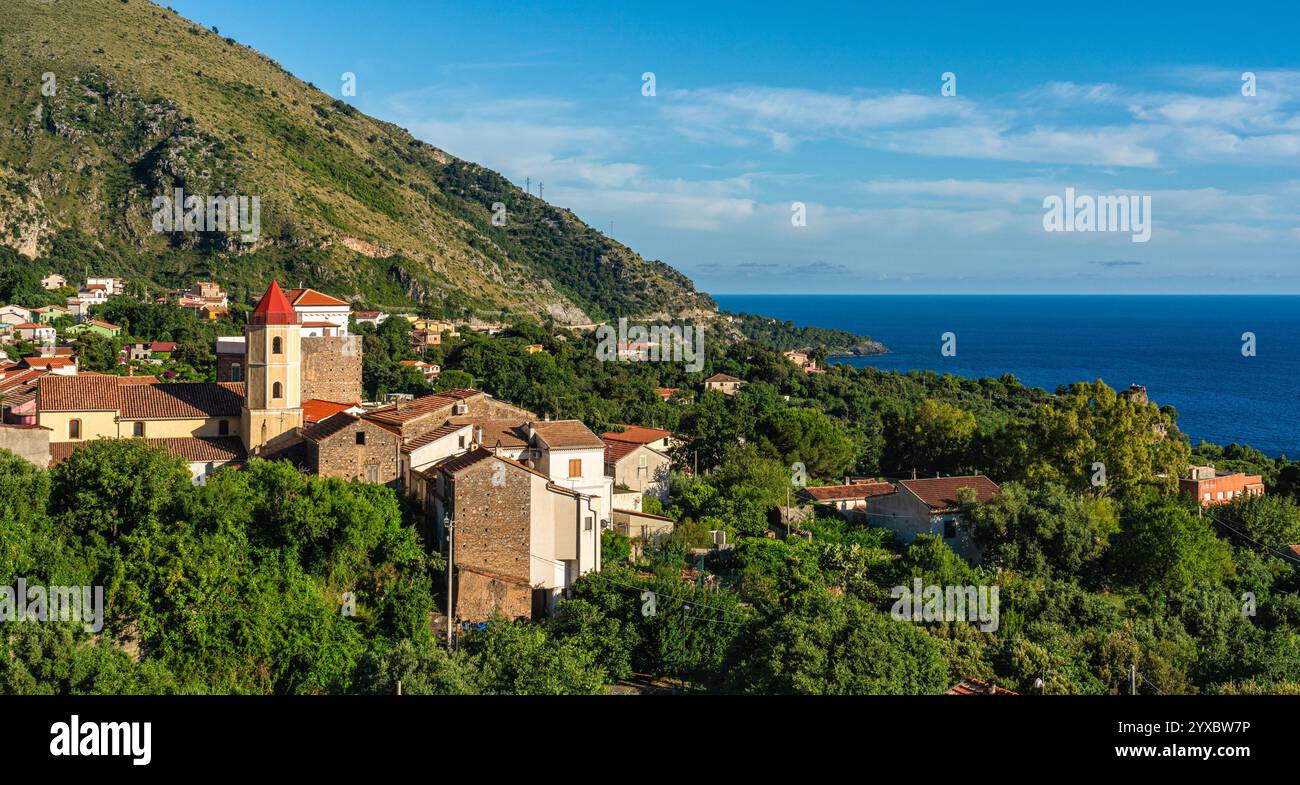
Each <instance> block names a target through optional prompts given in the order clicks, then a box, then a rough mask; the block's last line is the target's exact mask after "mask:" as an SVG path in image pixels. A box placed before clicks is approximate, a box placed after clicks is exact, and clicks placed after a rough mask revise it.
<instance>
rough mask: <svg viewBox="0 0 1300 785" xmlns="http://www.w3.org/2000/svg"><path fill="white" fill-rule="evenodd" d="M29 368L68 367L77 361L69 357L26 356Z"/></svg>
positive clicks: (25, 361) (24, 360) (26, 363)
mask: <svg viewBox="0 0 1300 785" xmlns="http://www.w3.org/2000/svg"><path fill="white" fill-rule="evenodd" d="M23 363H24V364H25V365H26V366H27V367H28V368H67V367H68V366H70V365H76V364H77V363H76V362H74V361H73V360H71V359H69V358H67V357H24V358H23Z"/></svg>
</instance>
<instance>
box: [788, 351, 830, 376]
mask: <svg viewBox="0 0 1300 785" xmlns="http://www.w3.org/2000/svg"><path fill="white" fill-rule="evenodd" d="M783 354H784V355H785V359H787V360H789V361H790V362H792V363H794V364H795V365H796V366H798V367H799V370H801V371H803V372H804V373H825V371H823V370H819V369H818V368H817V361H816V360H814V359H813V358H811V357H809V356H808V353H807V352H800V351H793V350H792V351H788V352H784V353H783Z"/></svg>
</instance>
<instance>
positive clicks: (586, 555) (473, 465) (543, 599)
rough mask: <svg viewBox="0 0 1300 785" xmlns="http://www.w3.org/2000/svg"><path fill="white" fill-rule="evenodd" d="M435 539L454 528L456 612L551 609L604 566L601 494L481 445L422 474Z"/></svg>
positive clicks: (470, 617) (486, 614)
mask: <svg viewBox="0 0 1300 785" xmlns="http://www.w3.org/2000/svg"><path fill="white" fill-rule="evenodd" d="M420 476H421V478H422V485H423V486H424V488H425V493H426V496H427V498H429V499H430V500H431V506H432V507H433V517H434V519H435V524H436V525H435V532H436V534H435V536H436V538H437V539H438V541H443V540H444V539H445V534H446V531H447V525H448V524H451V527H452V532H453V533H454V543H453V550H454V564H455V566H456V570H455V598H454V606H453V607H454V615H455V617H456V618H457V619H460V620H463V621H486V620H488V619H489V618H491V617H492V615H494V614H496V613H500V614H502V615H504V616H506V617H507V618H535V617H537V616H540V615H543V614H545V613H548V612H549V611H550V610H551V609H552V608H553V607H554V603H555V601H556V599H558V597H559V594H560V592H561V591H562V590H563V589H565V588H567V587H568V586H570V585H572V583H573V582H574V581H575V580H577V579H578V577H580V576H582V575H585V574H587V573H589V572H592V571H594V570H599V569H600V566H601V565H600V532H601V523H600V521H599V519H598V515H599V513H598V512H597V511H596V510H595V509H594V504H593V501H594V500H593V499H592V498H591V497H590V496H587V495H585V494H582V493H580V492H578V491H575V490H572V489H569V488H565V487H562V486H560V485H557V484H556V483H554V482H552V481H551V479H550V478H549V477H548V476H547V474H546V473H545V472H543V471H539V470H537V469H534V468H530V467H528V466H525V465H524V464H522V463H520V462H518V461H515V460H513V459H511V458H508V457H506V456H504V455H500V454H498V453H497V452H495V451H493V450H489V449H486V448H484V447H478V448H476V449H474V450H471V451H469V452H465V453H460V454H457V455H453V456H451V457H448V458H445V459H443V460H441V461H439V462H437V463H435V464H434V465H433V466H431V467H429V468H427V469H425V470H424V471H423V472H421V473H420Z"/></svg>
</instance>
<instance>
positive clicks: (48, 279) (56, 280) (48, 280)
mask: <svg viewBox="0 0 1300 785" xmlns="http://www.w3.org/2000/svg"><path fill="white" fill-rule="evenodd" d="M67 285H68V279H67V278H64V277H63V276H62V275H59V274H58V273H50V274H49V275H47V276H45V277H44V278H42V279H41V286H42V287H43V288H45V289H62V288H63V287H65V286H67Z"/></svg>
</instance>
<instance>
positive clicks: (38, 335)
mask: <svg viewBox="0 0 1300 785" xmlns="http://www.w3.org/2000/svg"><path fill="white" fill-rule="evenodd" d="M57 335H58V331H57V330H55V329H54V328H53V327H51V326H49V325H48V324H33V323H31V322H25V323H23V324H15V325H14V336H15V337H16V338H17V339H18V340H20V341H27V342H28V343H54V339H55V338H56V337H57Z"/></svg>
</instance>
